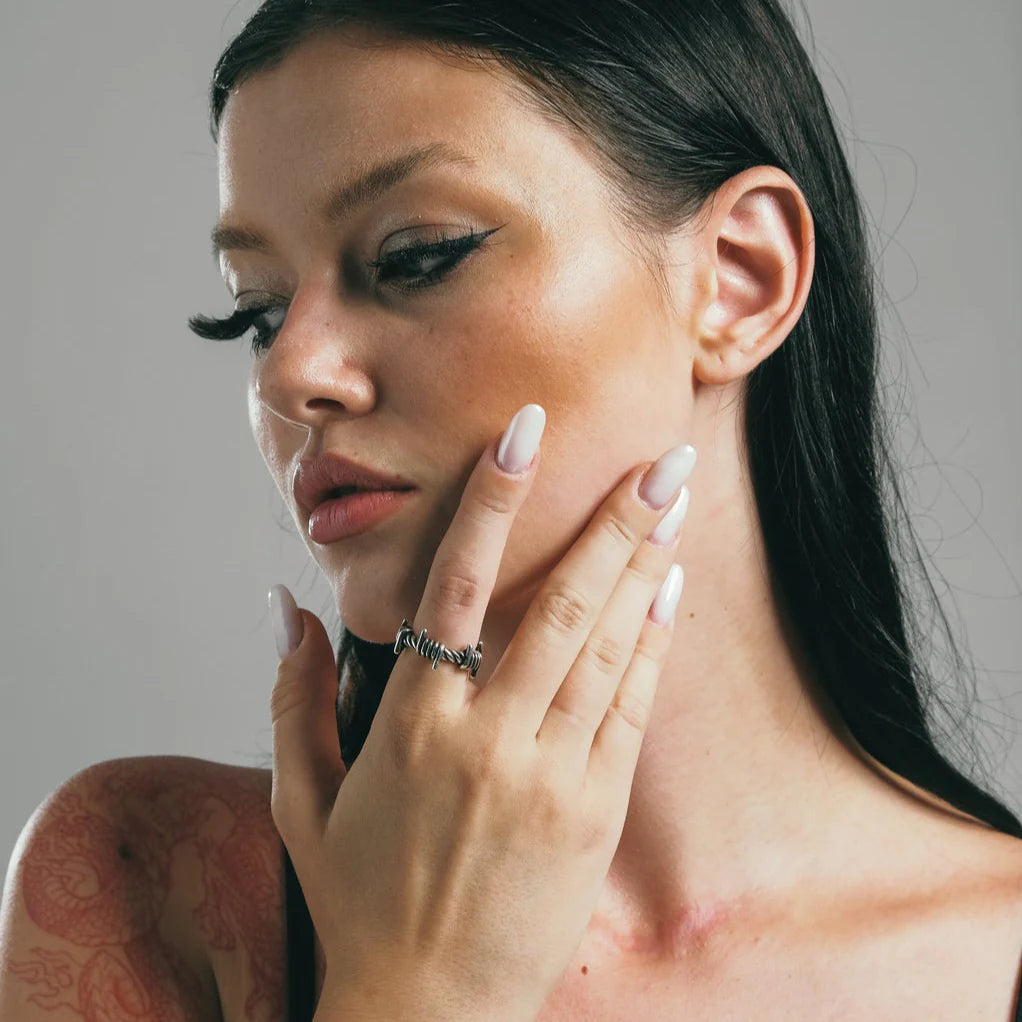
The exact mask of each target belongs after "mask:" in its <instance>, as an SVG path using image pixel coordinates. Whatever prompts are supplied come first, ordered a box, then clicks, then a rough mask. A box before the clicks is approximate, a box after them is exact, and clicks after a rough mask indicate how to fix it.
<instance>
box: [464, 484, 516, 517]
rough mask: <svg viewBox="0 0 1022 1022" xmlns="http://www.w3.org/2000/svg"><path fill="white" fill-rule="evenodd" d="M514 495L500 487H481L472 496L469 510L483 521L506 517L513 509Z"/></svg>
mask: <svg viewBox="0 0 1022 1022" xmlns="http://www.w3.org/2000/svg"><path fill="white" fill-rule="evenodd" d="M515 504H516V501H515V500H514V494H513V493H512V492H511V491H509V490H505V489H504V488H502V487H500V486H494V485H490V486H483V487H480V488H479V490H478V491H477V492H476V493H475V494H474V496H473V498H472V501H471V504H470V508H471V510H472V512H473V513H474V514H476V515H480V516H481V517H482V518H483V519H489V518H493V517H494V516H500V517H503V516H506V515H509V514H511V512H512V511H514V509H515Z"/></svg>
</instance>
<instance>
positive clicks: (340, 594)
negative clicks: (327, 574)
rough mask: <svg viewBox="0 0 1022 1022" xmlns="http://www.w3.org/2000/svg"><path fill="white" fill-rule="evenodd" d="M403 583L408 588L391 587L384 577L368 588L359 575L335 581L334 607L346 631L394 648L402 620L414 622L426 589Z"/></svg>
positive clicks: (380, 576)
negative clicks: (406, 619)
mask: <svg viewBox="0 0 1022 1022" xmlns="http://www.w3.org/2000/svg"><path fill="white" fill-rule="evenodd" d="M403 581H404V582H405V586H401V585H399V584H395V585H394V586H388V585H387V580H386V578H385V577H383V576H382V574H381V575H378V576H377V577H376V578H375V579H374V580H373V582H372V583H370V584H367V583H366V582H365V581H363V579H362V578H361V577H360V576H359V573H358V572H352V573H350V574H349V573H345V578H344V579H343V580H340V579H334V580H332V583H331V584H332V586H333V589H334V606H335V607H336V610H337V616H338V617H339V618H340V619H341V622H342V623H343V625H344V627H345V628H346V629H347V630H348V631H349V632H352V633H353V634H354V635H356V636H358V638H360V639H363V640H364V641H366V642H377V643H385V644H387V645H390V646H393V645H394V640H395V639H396V637H397V631H398V629H399V628H400V627H401V620H402V618H408V620H409V621H412V620H413V619H414V617H415V611H416V609H417V608H418V606H419V603H420V602H421V600H422V591H423V587H422V586H420V587H419V588H417V589H416V588H415V586H414V584H412V583H410V582H409V580H408V579H407V577H405V578H404V579H403ZM409 585H410V588H407V587H408V586H409Z"/></svg>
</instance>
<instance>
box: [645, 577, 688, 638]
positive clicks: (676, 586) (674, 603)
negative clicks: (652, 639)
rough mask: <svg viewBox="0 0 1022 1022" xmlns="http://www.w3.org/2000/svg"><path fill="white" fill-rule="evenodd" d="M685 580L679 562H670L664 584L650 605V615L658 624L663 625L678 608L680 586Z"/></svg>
mask: <svg viewBox="0 0 1022 1022" xmlns="http://www.w3.org/2000/svg"><path fill="white" fill-rule="evenodd" d="M684 581H685V573H684V572H683V571H682V570H681V565H680V564H672V565H671V570H670V571H669V572H668V573H667V578H665V579H664V584H663V585H662V586H661V587H660V591H659V592H658V593H657V594H656V599H655V600H654V601H653V606H652V607H650V611H649V612H650V616H651V617H652V618H653V620H654V621H655V622H656V623H657V624H658V625H665V624H667V623H668V621H670V620H671V618H672V617H673V616H674V612H675V610H677V608H678V600H679V598H680V597H681V586H682V583H683V582H684Z"/></svg>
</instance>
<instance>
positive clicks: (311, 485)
mask: <svg viewBox="0 0 1022 1022" xmlns="http://www.w3.org/2000/svg"><path fill="white" fill-rule="evenodd" d="M292 489H293V491H294V496H295V503H296V504H297V505H298V506H299V507H301V508H302V509H303V510H304V511H305V513H306V514H311V513H312V512H313V511H314V510H315V509H316V507H318V506H319V505H320V504H321V503H323V501H325V500H327V499H330V498H332V497H336V496H338V495H340V494H342V493H352V492H357V491H360V490H414V489H416V487H415V484H414V483H411V482H410V481H409V480H407V479H402V478H401V477H400V476H396V475H389V474H388V473H385V472H381V471H379V470H378V469H373V468H369V467H368V466H367V465H361V464H359V463H358V462H356V461H353V460H352V459H350V458H346V457H344V455H342V454H338V453H336V452H335V451H324V452H323V453H322V454H319V455H317V456H316V457H313V458H303V459H302V460H301V461H300V462H299V463H298V468H297V469H296V470H295V475H294V480H293V482H292Z"/></svg>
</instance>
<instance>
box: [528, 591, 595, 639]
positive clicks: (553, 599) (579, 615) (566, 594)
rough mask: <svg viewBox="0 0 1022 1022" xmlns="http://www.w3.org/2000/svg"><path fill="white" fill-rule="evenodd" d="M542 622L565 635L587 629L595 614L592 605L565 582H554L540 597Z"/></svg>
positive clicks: (539, 608) (539, 604)
mask: <svg viewBox="0 0 1022 1022" xmlns="http://www.w3.org/2000/svg"><path fill="white" fill-rule="evenodd" d="M537 609H538V611H539V616H540V620H541V622H542V623H543V624H544V625H546V626H547V627H549V628H552V629H553V630H554V631H556V632H558V633H561V634H564V633H571V632H574V631H576V630H577V629H579V628H583V627H585V625H586V624H587V622H588V621H589V620H590V618H591V615H592V613H593V607H592V604H591V603H590V602H589V601H588V600H587V599H586V598H585V597H584V596H582V594H581V593H579V592H577V591H576V590H574V589H572V588H571V586H569V585H566V584H565V583H564V582H554V583H553V584H552V585H550V586H548V587H547V588H546V589H545V590H544V591H543V592H542V593H541V594H540V596H539V603H538V608H537Z"/></svg>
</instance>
